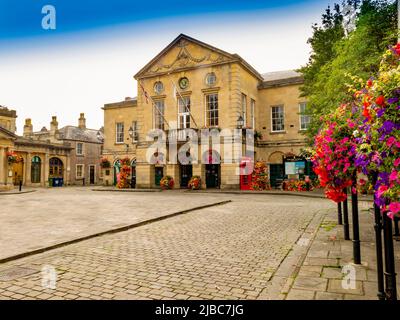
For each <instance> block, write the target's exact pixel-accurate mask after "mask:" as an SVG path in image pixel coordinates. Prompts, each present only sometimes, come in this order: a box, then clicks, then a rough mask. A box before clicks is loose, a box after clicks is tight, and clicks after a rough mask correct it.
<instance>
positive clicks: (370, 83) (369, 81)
mask: <svg viewBox="0 0 400 320" xmlns="http://www.w3.org/2000/svg"><path fill="white" fill-rule="evenodd" d="M372 84H373V82H372V80H371V79H369V80H368V81H367V86H368V88H371V87H372Z"/></svg>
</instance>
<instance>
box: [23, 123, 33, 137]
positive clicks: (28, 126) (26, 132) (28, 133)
mask: <svg viewBox="0 0 400 320" xmlns="http://www.w3.org/2000/svg"><path fill="white" fill-rule="evenodd" d="M32 133H33V126H32V120H31V119H25V125H24V137H25V138H27V137H30V136H31V135H32Z"/></svg>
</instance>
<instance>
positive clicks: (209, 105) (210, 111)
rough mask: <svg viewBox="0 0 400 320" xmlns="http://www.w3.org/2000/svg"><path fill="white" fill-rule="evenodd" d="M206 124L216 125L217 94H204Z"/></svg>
mask: <svg viewBox="0 0 400 320" xmlns="http://www.w3.org/2000/svg"><path fill="white" fill-rule="evenodd" d="M206 124H207V126H209V127H215V126H218V94H217V93H213V94H208V95H206Z"/></svg>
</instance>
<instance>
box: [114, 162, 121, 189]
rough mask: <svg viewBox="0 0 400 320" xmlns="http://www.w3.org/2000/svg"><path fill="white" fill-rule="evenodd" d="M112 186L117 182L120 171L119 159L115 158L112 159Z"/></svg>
mask: <svg viewBox="0 0 400 320" xmlns="http://www.w3.org/2000/svg"><path fill="white" fill-rule="evenodd" d="M113 168H114V186H116V185H117V183H118V174H119V172H120V171H121V160H119V159H117V160H115V161H114V166H113Z"/></svg>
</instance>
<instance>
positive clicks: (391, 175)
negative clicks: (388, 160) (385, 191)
mask: <svg viewBox="0 0 400 320" xmlns="http://www.w3.org/2000/svg"><path fill="white" fill-rule="evenodd" d="M397 178H398V173H397V171H396V170H393V171H392V173H391V174H390V176H389V179H390V181H396V180H397Z"/></svg>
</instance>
